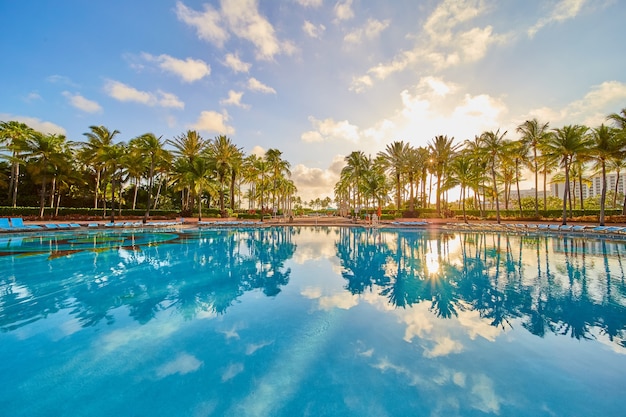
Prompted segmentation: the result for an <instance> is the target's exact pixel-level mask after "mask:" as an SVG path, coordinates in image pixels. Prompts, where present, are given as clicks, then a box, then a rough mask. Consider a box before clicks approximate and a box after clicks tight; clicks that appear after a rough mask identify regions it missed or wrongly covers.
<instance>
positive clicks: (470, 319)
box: [0, 227, 626, 417]
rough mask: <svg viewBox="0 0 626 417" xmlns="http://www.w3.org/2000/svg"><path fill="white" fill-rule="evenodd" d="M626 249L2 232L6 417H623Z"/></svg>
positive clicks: (403, 233) (319, 231) (405, 232)
mask: <svg viewBox="0 0 626 417" xmlns="http://www.w3.org/2000/svg"><path fill="white" fill-rule="evenodd" d="M625 256H626V242H623V241H610V240H604V239H600V238H586V239H583V238H581V237H576V236H567V235H565V236H550V235H546V234H537V235H521V234H495V233H485V232H480V233H479V232H475V233H474V232H471V233H465V232H463V233H451V232H449V231H448V232H446V231H432V230H410V229H364V228H323V227H299V228H298V227H293V228H258V229H253V228H250V229H217V228H216V229H201V230H197V229H196V230H193V229H189V230H174V231H149V232H145V233H143V232H139V231H113V230H107V231H103V232H97V231H90V232H85V233H59V232H57V233H41V234H32V235H23V236H12V237H8V236H6V235H5V236H0V357H1V358H2V360H1V361H0V386H1V387H2V389H0V410H1V411H0V415H3V416H11V417H15V416H28V417H36V416H72V417H76V416H92V417H99V416H107V417H109V416H133V417H134V416H146V417H147V416H194V417H196V416H198V417H203V416H377V417H379V416H409V415H410V416H486V415H500V416H568V417H571V416H604V417H609V416H623V415H625V414H624V413H625V411H624V409H625V399H624V387H625V386H626V342H625V336H626V279H625V275H624V269H625V268H626V258H625Z"/></svg>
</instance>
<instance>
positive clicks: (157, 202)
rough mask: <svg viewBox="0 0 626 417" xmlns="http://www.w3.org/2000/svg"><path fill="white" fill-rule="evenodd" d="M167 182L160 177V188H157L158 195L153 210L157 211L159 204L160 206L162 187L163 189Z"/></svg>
mask: <svg viewBox="0 0 626 417" xmlns="http://www.w3.org/2000/svg"><path fill="white" fill-rule="evenodd" d="M164 182H165V181H164V180H163V179H162V178H161V176H160V175H159V188H157V195H156V197H154V204H153V205H152V209H153V210H156V208H157V204H159V198H160V197H161V187H163V183H164Z"/></svg>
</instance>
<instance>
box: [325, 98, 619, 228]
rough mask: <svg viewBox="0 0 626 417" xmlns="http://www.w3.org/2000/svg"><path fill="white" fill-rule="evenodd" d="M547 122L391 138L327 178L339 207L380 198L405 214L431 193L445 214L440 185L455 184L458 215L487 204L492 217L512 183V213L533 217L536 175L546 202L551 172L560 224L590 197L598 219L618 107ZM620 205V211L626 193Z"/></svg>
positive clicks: (612, 161) (423, 204)
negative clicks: (409, 139) (592, 116)
mask: <svg viewBox="0 0 626 417" xmlns="http://www.w3.org/2000/svg"><path fill="white" fill-rule="evenodd" d="M549 126H550V125H549V123H547V122H541V121H538V120H537V119H532V120H527V121H525V122H523V123H521V124H520V125H519V126H518V127H517V129H516V132H515V133H516V134H517V135H518V137H517V138H511V136H512V135H511V134H510V133H508V132H500V130H499V129H498V130H495V131H485V132H482V133H480V134H479V135H476V136H475V137H474V138H473V139H467V140H465V141H464V142H462V143H460V142H455V139H454V138H450V137H448V136H445V135H439V136H436V137H434V138H432V139H431V140H430V141H429V143H428V146H427V147H417V148H415V147H413V146H412V145H411V144H409V143H405V142H404V141H397V142H393V143H390V144H389V145H387V147H386V149H385V150H384V151H382V152H379V153H378V155H377V158H376V159H374V160H372V159H371V158H367V157H366V156H365V154H364V153H363V152H362V151H354V152H352V153H351V154H350V155H348V156H347V157H346V158H345V163H346V166H345V167H344V169H343V170H342V172H341V176H340V179H339V181H338V182H337V183H336V185H335V200H336V202H337V204H338V205H339V206H340V207H343V208H344V211H346V212H347V211H352V212H358V211H359V210H374V209H376V208H377V207H378V206H381V205H383V206H385V207H388V208H393V209H395V210H397V211H408V212H409V213H413V212H414V211H415V210H416V209H419V210H423V209H427V208H430V203H429V202H430V201H433V200H434V202H435V207H434V208H435V210H436V213H438V214H439V215H446V214H448V213H449V210H450V209H451V208H452V205H451V203H450V202H449V201H448V200H449V199H448V191H449V190H451V189H452V188H454V187H459V188H460V190H461V192H460V199H459V202H458V207H459V209H461V210H462V211H463V218H464V219H465V220H466V221H467V216H466V207H467V206H468V203H471V208H472V209H473V210H479V211H480V212H481V213H485V210H487V209H490V210H493V209H495V211H496V219H497V221H498V222H499V221H500V211H501V209H502V208H504V209H505V210H507V211H509V210H511V209H512V205H513V204H515V203H513V202H512V199H511V196H512V195H514V193H513V187H515V188H516V190H517V192H516V193H515V194H516V195H517V201H516V204H515V205H516V206H517V210H518V211H519V213H520V214H521V213H522V212H524V211H528V210H529V209H532V210H534V212H535V216H537V217H538V216H539V208H540V204H539V191H538V190H539V186H538V184H539V177H540V176H543V178H544V181H543V189H544V196H543V205H542V208H543V210H547V209H550V208H551V204H550V203H549V202H550V201H551V199H550V198H548V196H547V192H546V190H547V189H548V177H549V176H550V175H551V176H552V181H553V182H555V183H557V182H561V183H564V184H565V186H564V188H565V190H564V192H563V193H562V194H561V192H559V196H558V197H560V202H561V208H562V219H563V223H565V222H566V220H567V218H568V216H571V213H572V211H573V210H574V209H576V208H577V207H578V206H579V207H580V210H582V211H583V212H584V210H585V203H588V204H589V203H591V204H593V205H594V207H599V209H600V223H601V224H603V223H604V221H605V215H604V211H605V207H606V200H607V195H608V189H607V179H606V178H607V173H610V172H614V173H616V174H617V176H618V178H617V181H616V183H615V188H614V190H612V193H611V196H612V198H613V201H614V203H613V205H615V199H616V198H617V196H618V194H619V192H618V188H617V187H618V183H619V181H620V177H619V175H620V169H621V168H622V167H623V166H624V160H625V159H626V158H625V157H626V153H625V152H626V109H622V110H621V112H620V113H614V114H611V115H609V116H607V125H604V124H603V125H601V126H598V127H595V128H589V127H587V126H582V125H567V126H563V127H559V128H553V129H550V127H549ZM526 170H528V171H530V172H531V174H532V177H533V179H534V182H535V195H534V198H533V199H532V206H531V207H529V206H528V204H527V202H526V201H527V199H523V198H522V196H521V193H520V186H519V183H520V181H522V180H524V179H525V178H523V177H522V175H523V174H524V172H525V171H526ZM381 173H382V174H383V176H382V177H380V175H381ZM595 175H600V176H601V178H602V184H603V185H602V193H601V196H600V201H599V204H595V202H594V200H593V199H592V200H589V199H588V198H587V199H586V198H584V196H583V192H582V191H583V187H584V186H585V184H588V183H589V178H590V177H591V176H595ZM622 181H623V180H622ZM576 188H578V191H579V196H578V197H577V196H576ZM433 192H434V193H435V195H434V196H432V193H433ZM372 196H376V197H375V198H372ZM524 200H526V201H524ZM502 204H503V206H504V207H502ZM623 212H624V214H626V196H625V198H624V204H623Z"/></svg>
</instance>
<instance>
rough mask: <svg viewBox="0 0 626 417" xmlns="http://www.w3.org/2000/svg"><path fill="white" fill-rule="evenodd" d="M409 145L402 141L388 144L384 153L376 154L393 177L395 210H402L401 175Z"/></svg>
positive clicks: (404, 168) (404, 169) (405, 165)
mask: <svg viewBox="0 0 626 417" xmlns="http://www.w3.org/2000/svg"><path fill="white" fill-rule="evenodd" d="M410 149H411V145H409V144H408V143H404V141H396V142H393V143H390V144H388V145H387V147H386V148H385V151H384V152H378V156H379V157H380V158H381V160H382V163H383V168H384V169H385V170H386V171H388V172H389V173H391V175H393V180H394V184H395V186H396V204H397V206H396V207H397V210H402V191H401V190H402V185H403V184H402V174H403V173H404V172H405V171H406V169H407V157H408V156H409V152H410Z"/></svg>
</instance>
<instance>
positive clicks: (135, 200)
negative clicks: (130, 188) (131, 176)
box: [133, 178, 139, 210]
mask: <svg viewBox="0 0 626 417" xmlns="http://www.w3.org/2000/svg"><path fill="white" fill-rule="evenodd" d="M137 191H139V181H137V179H136V178H135V195H134V196H133V210H135V208H136V207H137Z"/></svg>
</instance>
